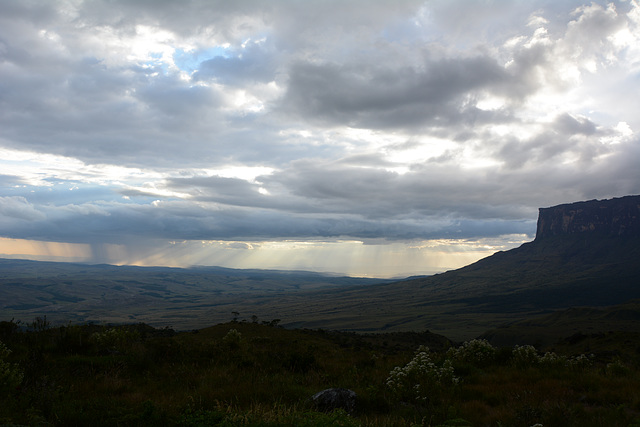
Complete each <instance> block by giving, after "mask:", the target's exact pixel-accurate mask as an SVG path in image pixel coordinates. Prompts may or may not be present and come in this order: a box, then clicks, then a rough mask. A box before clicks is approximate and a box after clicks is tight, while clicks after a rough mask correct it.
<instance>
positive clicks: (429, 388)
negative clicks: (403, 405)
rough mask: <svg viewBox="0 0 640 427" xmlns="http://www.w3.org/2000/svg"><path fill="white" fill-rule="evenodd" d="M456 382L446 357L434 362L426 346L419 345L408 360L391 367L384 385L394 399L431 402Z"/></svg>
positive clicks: (418, 403)
mask: <svg viewBox="0 0 640 427" xmlns="http://www.w3.org/2000/svg"><path fill="white" fill-rule="evenodd" d="M459 382H460V378H459V377H457V376H456V375H455V373H454V369H453V364H452V363H451V360H450V359H445V360H444V362H443V363H442V364H441V365H440V366H438V365H437V364H436V363H434V362H433V360H432V359H431V355H430V354H429V349H428V348H427V347H420V348H419V349H418V351H417V352H416V355H415V356H414V357H413V359H412V360H411V361H410V362H409V363H407V364H406V365H405V366H403V367H400V366H396V367H395V368H393V369H392V370H391V372H390V373H389V376H388V377H387V380H386V385H387V387H388V388H389V390H390V391H391V393H392V394H393V396H395V398H397V399H398V400H400V401H402V402H407V403H414V404H416V405H426V404H430V403H433V401H434V400H436V399H438V398H439V397H441V396H442V395H443V394H444V392H446V391H447V390H449V389H451V388H453V387H455V386H456V385H457V384H458V383H459Z"/></svg>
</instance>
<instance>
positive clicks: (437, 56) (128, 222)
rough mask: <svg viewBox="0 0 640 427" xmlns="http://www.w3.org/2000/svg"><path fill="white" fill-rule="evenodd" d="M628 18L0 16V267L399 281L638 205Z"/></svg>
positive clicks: (247, 5) (7, 6) (312, 7)
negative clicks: (571, 221)
mask: <svg viewBox="0 0 640 427" xmlns="http://www.w3.org/2000/svg"><path fill="white" fill-rule="evenodd" d="M639 95H640V6H639V4H638V1H637V0H628V1H619V2H612V3H608V2H604V1H594V2H582V1H556V0H535V1H529V0H520V1H518V0H513V1H509V0H483V1H479V0H478V1H471V0H469V1H462V0H432V1H412V0H405V1H398V0H394V1H391V0H389V1H370V0H353V1H344V0H322V1H320V0H319V1H311V0H308V1H303V0H274V1H272V0H270V1H257V0H256V1H249V0H247V1H233V2H232V1H226V0H219V1H211V0H201V1H200V0H190V1H187V0H181V1H156V0H153V1H151V0H139V1H131V0H109V1H107V0H105V1H101V0H92V1H82V0H55V1H54V0H51V1H42V0H33V1H27V0H0V257H20V258H34V259H53V260H58V261H86V262H109V263H118V264H122V263H127V264H139V265H172V266H188V265H222V266H228V267H239V268H253V267H255V268H280V269H307V270H317V271H329V272H338V273H345V274H351V275H360V276H379V277H391V276H394V277H398V276H407V275H411V274H425V273H427V274H429V273H434V272H438V271H443V270H446V269H449V268H456V267H459V266H462V265H465V264H468V263H470V262H473V261H475V260H477V259H479V258H481V257H484V256H487V255H490V254H491V253H493V252H495V251H497V250H504V249H510V248H513V247H516V246H519V245H520V244H521V243H522V242H524V241H529V240H532V239H533V237H534V236H535V226H536V219H537V214H538V208H539V207H547V206H553V205H555V204H560V203H567V202H573V201H580V200H590V199H605V198H612V197H619V196H624V195H628V194H640V168H639V167H638V163H639V160H640V114H638V112H639V111H640V96H639Z"/></svg>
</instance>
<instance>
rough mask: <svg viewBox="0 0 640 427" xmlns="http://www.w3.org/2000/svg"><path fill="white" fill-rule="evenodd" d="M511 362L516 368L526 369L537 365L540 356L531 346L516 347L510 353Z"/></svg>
mask: <svg viewBox="0 0 640 427" xmlns="http://www.w3.org/2000/svg"><path fill="white" fill-rule="evenodd" d="M511 361H512V363H513V364H514V365H515V366H517V367H518V368H528V367H530V366H536V365H538V364H539V363H540V356H539V355H538V350H536V348H535V347H534V346H532V345H516V346H515V347H513V351H512V352H511Z"/></svg>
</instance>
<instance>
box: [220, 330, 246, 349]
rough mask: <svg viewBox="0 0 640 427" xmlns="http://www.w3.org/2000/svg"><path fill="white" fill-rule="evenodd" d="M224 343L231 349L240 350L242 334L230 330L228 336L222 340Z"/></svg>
mask: <svg viewBox="0 0 640 427" xmlns="http://www.w3.org/2000/svg"><path fill="white" fill-rule="evenodd" d="M222 342H223V343H224V344H225V345H226V346H228V347H229V348H230V349H234V350H235V349H238V348H240V345H241V344H242V334H241V333H240V332H238V330H237V329H229V332H227V335H225V336H224V338H222Z"/></svg>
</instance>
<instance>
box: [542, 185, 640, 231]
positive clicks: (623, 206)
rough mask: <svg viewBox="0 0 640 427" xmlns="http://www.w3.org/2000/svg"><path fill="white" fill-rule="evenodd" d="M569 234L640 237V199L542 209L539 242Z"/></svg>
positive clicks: (603, 201) (628, 197) (592, 201)
mask: <svg viewBox="0 0 640 427" xmlns="http://www.w3.org/2000/svg"><path fill="white" fill-rule="evenodd" d="M568 234H574V235H575V234H581V235H594V236H610V237H614V236H629V237H638V236H640V196H625V197H620V198H615V199H609V200H590V201H587V202H577V203H569V204H564V205H558V206H553V207H550V208H541V209H540V214H539V216H538V228H537V232H536V240H541V239H543V238H546V237H551V236H559V235H568Z"/></svg>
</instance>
